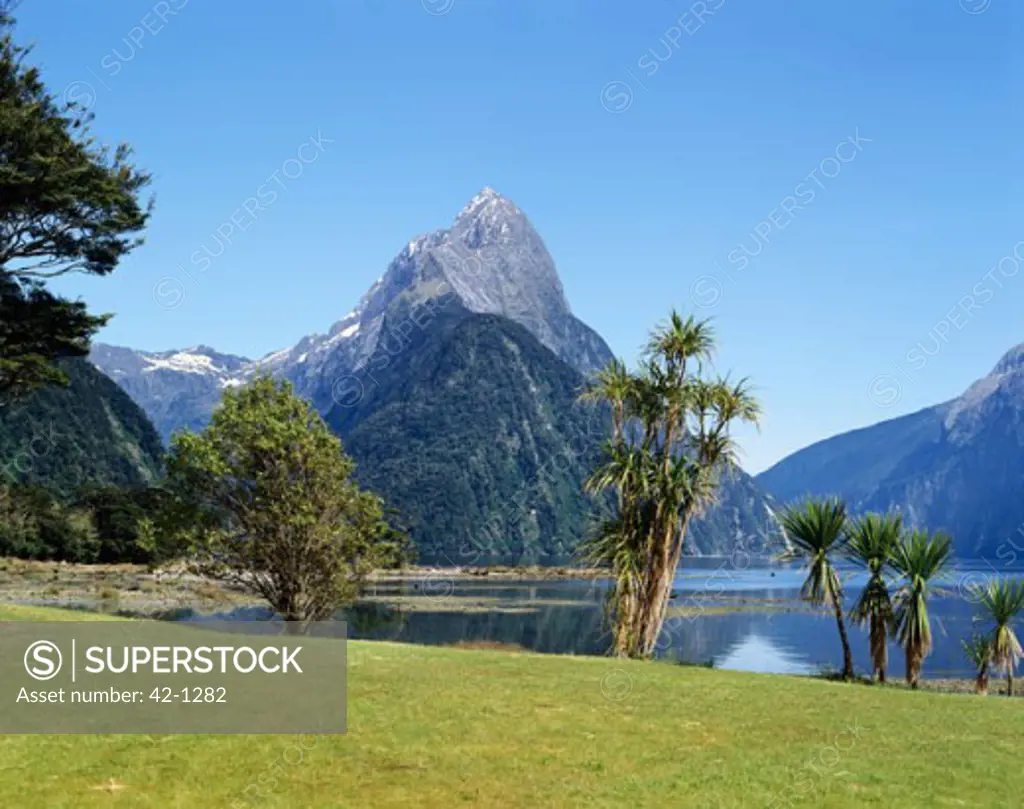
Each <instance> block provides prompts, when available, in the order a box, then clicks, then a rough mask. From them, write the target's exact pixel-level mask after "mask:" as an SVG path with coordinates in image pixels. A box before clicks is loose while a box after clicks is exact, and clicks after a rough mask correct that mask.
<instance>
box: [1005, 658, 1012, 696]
mask: <svg viewBox="0 0 1024 809" xmlns="http://www.w3.org/2000/svg"><path fill="white" fill-rule="evenodd" d="M1011 665H1012V664H1011ZM1006 696H1008V697H1012V696H1013V669H1012V668H1008V669H1007V670H1006Z"/></svg>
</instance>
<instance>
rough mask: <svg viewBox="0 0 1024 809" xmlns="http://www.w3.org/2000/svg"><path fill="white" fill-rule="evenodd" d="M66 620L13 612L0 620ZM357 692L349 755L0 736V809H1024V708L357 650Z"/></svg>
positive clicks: (645, 666) (274, 743) (239, 743)
mask: <svg viewBox="0 0 1024 809" xmlns="http://www.w3.org/2000/svg"><path fill="white" fill-rule="evenodd" d="M55 613H56V614H59V612H58V611H54V610H48V609H45V608H21V607H8V606H0V620H45V619H51V618H52V617H54V615H55ZM64 615H65V616H66V615H67V613H64ZM71 617H73V618H81V617H84V616H82V615H80V614H77V615H72V616H71ZM348 689H349V732H348V734H347V735H345V736H335V737H325V738H321V739H314V738H312V737H309V738H302V739H300V738H299V737H292V736H265V737H259V736H224V737H212V736H161V737H149V736H81V737H76V736H45V737H39V736H36V737H32V736H0V807H5V808H6V807H11V809H15V808H16V809H35V807H46V809H61V808H64V809H87V808H88V807H153V808H154V809H156V808H157V807H159V808H160V809H172V808H174V807H189V808H190V809H191V808H192V807H199V808H200V809H220V807H225V808H226V809H231V808H232V807H237V808H238V809H241V808H242V807H289V809H323V808H325V807H360V809H363V808H364V807H365V808H366V809H370V807H373V808H374V809H379V808H383V807H445V809H449V808H450V807H453V806H482V807H531V809H533V808H534V807H610V806H616V807H620V806H621V807H647V806H650V807H655V806H657V807H691V806H692V807H765V806H769V805H771V806H779V807H782V806H806V807H822V808H827V807H864V806H877V807H887V808H888V807H946V806H950V807H961V806H966V807H1019V806H1020V805H1021V800H1022V799H1021V795H1022V794H1024V767H1022V763H1024V762H1022V758H1024V756H1022V753H1024V707H1022V704H1024V703H1022V702H1018V701H1010V700H1006V699H1000V698H997V697H989V698H987V699H985V698H978V697H973V696H958V695H941V694H928V693H911V692H904V691H898V690H891V689H885V690H883V689H878V688H871V687H867V686H859V685H843V684H838V683H829V682H824V681H819V680H812V679H804V678H796V677H784V676H770V675H753V674H739V673H731V672H723V671H714V670H708V669H704V668H699V667H681V666H673V665H669V664H664V663H632V662H625V663H624V662H620V661H617V660H610V659H601V658H574V657H555V656H541V655H531V654H510V653H507V652H501V651H480V650H460V649H445V648H431V647H420V646H406V645H399V644H390V643H370V642H351V643H350V644H349V676H348ZM303 747H305V748H307V749H305V750H303V749H302V748H303ZM773 801H774V803H773Z"/></svg>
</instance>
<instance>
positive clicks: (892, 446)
mask: <svg viewBox="0 0 1024 809" xmlns="http://www.w3.org/2000/svg"><path fill="white" fill-rule="evenodd" d="M756 481H757V483H758V484H759V485H760V486H761V487H762V488H763V489H764V490H765V491H767V492H769V493H770V494H772V495H773V496H774V497H775V498H776V499H777V500H779V501H780V502H789V501H792V500H794V499H797V498H800V497H803V496H804V495H807V494H815V495H839V496H842V497H844V498H846V499H847V501H848V502H849V504H850V506H851V508H853V509H854V510H855V511H857V512H863V511H884V510H886V509H889V508H898V509H899V510H900V511H901V512H902V513H903V514H904V515H905V516H906V518H907V519H908V520H909V521H910V522H911V523H913V524H915V525H918V526H922V527H927V528H929V529H933V530H945V531H948V532H949V533H951V534H952V535H953V539H954V542H955V548H956V551H957V553H958V554H959V555H960V556H962V557H977V556H985V557H989V556H1000V558H1001V556H1004V555H1006V554H1004V553H1002V552H1001V550H1000V549H1002V551H1005V550H1006V546H1007V543H1008V542H1013V541H1016V543H1017V545H1018V546H1019V547H1021V548H1024V540H1022V539H1021V535H1020V531H1021V529H1022V527H1024V497H1022V494H1024V344H1022V345H1018V346H1015V347H1014V348H1012V349H1011V350H1010V351H1008V352H1007V353H1006V354H1005V355H1004V356H1003V357H1002V358H1001V359H1000V360H999V362H998V363H997V364H996V365H995V367H994V368H993V369H992V371H991V373H989V374H988V375H986V376H984V377H982V378H981V379H979V380H978V381H977V382H975V383H974V384H973V385H971V386H970V387H969V388H968V389H967V390H966V391H965V392H964V393H963V394H962V395H960V396H958V397H957V398H956V399H953V400H952V401H949V402H944V403H942V404H939V405H935V406H934V407H929V408H925V409H924V410H919V411H918V412H916V413H911V414H909V415H906V416H901V417H899V418H896V419H891V420H889V421H884V422H881V423H879V424H875V425H873V426H871V427H865V428H862V429H859V430H854V431H852V432H848V433H843V434H841V435H837V436H834V437H832V438H829V439H826V440H824V441H819V442H817V443H815V444H812V445H811V446H809V447H806V448H805V449H802V450H799V451H798V452H795V453H793V454H792V455H790V456H788V457H787V458H784V459H783V460H781V461H779V462H778V463H777V464H775V465H774V466H773V467H771V468H770V469H768V470H766V471H765V472H762V473H761V474H760V475H758V476H757V477H756ZM1021 561H1024V555H1022V556H1021Z"/></svg>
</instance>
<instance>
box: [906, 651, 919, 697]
mask: <svg viewBox="0 0 1024 809" xmlns="http://www.w3.org/2000/svg"><path fill="white" fill-rule="evenodd" d="M920 677H921V662H920V660H918V656H917V653H916V652H915V651H914V649H913V648H912V647H909V646H908V647H907V684H908V685H909V686H910V687H911V688H912V689H914V690H915V691H916V690H917V684H918V680H919V679H920Z"/></svg>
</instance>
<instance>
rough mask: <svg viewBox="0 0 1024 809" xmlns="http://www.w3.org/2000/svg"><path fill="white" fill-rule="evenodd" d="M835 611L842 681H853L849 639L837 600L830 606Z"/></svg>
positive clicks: (839, 603) (840, 605)
mask: <svg viewBox="0 0 1024 809" xmlns="http://www.w3.org/2000/svg"><path fill="white" fill-rule="evenodd" d="M832 606H833V607H834V608H835V611H836V623H837V624H839V640H841V641H842V643H843V679H844V680H852V679H853V653H852V652H851V651H850V639H849V638H848V637H847V636H846V622H845V621H843V603H842V601H840V600H839V599H838V598H837V599H836V600H835V603H834V604H833V605H832Z"/></svg>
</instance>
